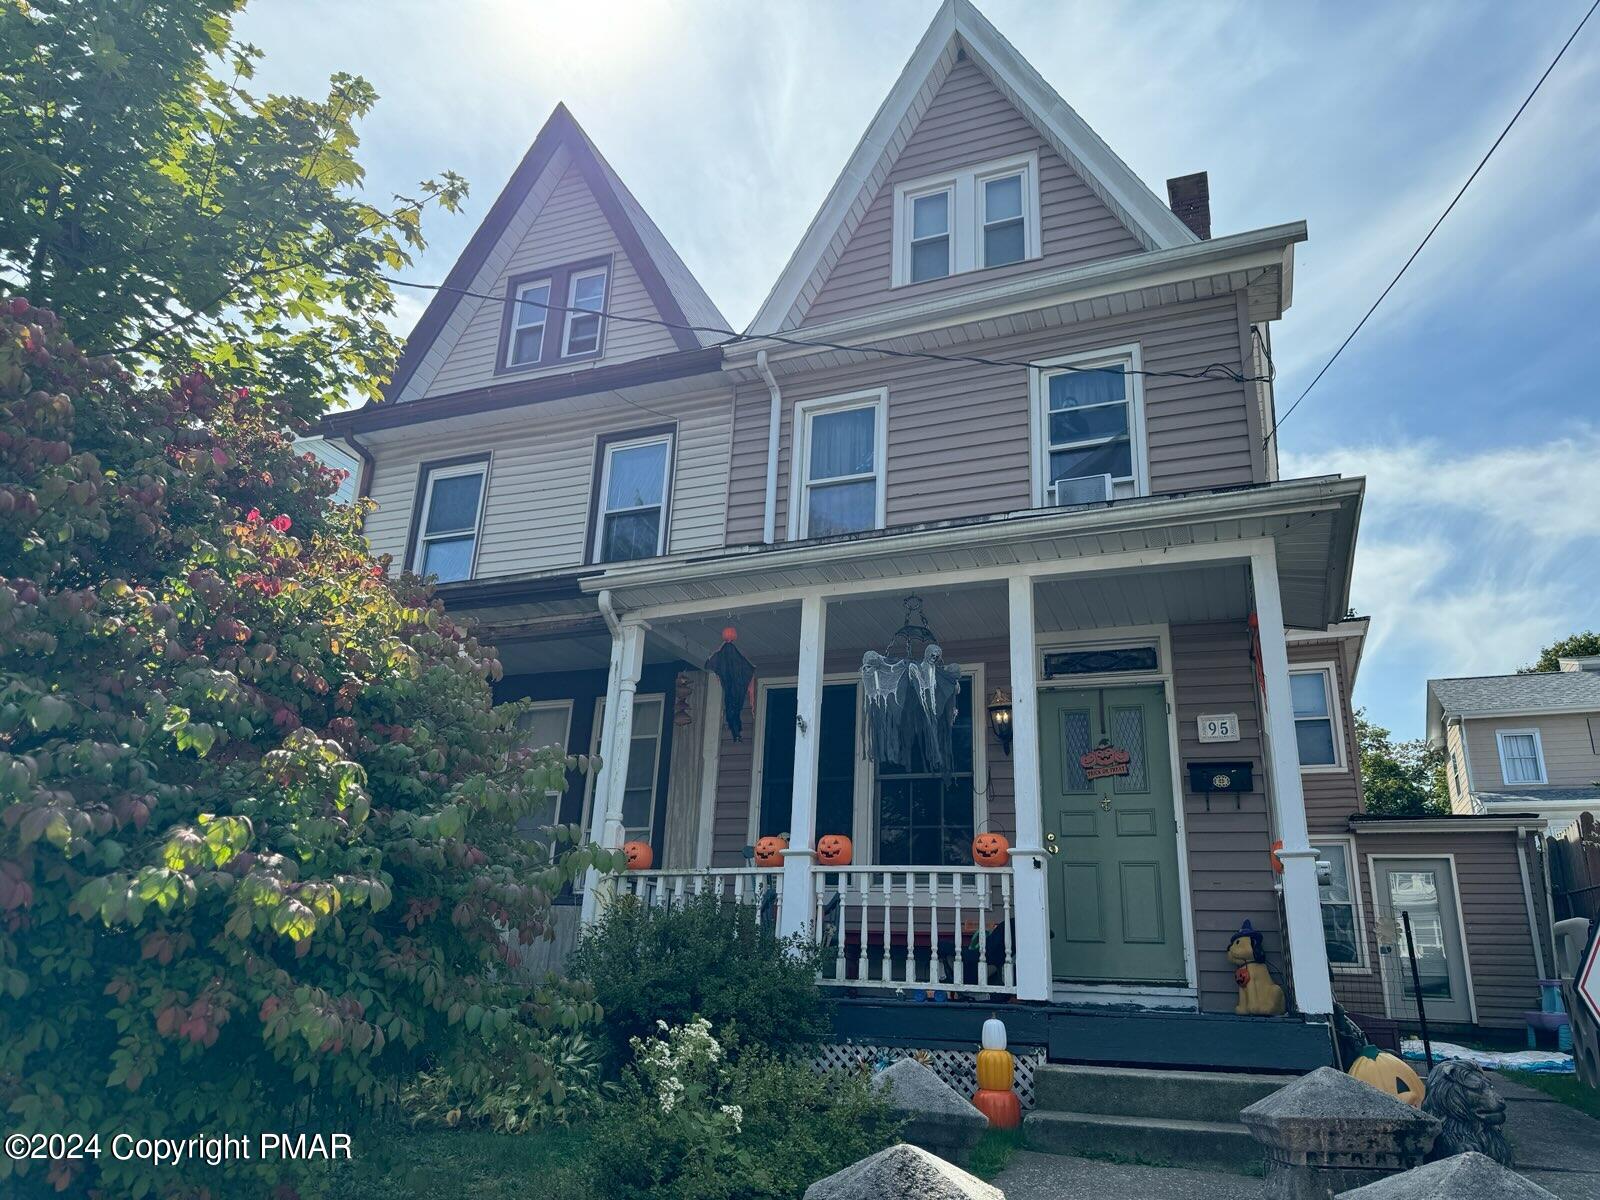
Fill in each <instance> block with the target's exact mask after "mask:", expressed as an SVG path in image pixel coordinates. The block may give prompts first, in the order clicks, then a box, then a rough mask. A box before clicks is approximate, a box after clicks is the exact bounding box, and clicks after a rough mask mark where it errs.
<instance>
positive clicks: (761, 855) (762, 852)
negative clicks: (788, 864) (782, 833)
mask: <svg viewBox="0 0 1600 1200" xmlns="http://www.w3.org/2000/svg"><path fill="white" fill-rule="evenodd" d="M788 848H789V839H788V838H786V837H764V838H762V839H761V840H760V841H758V842H757V843H756V866H758V867H781V866H783V852H784V851H785V850H787V849H788Z"/></svg>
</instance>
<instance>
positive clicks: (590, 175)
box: [384, 104, 730, 400]
mask: <svg viewBox="0 0 1600 1200" xmlns="http://www.w3.org/2000/svg"><path fill="white" fill-rule="evenodd" d="M563 150H564V151H565V152H566V157H565V158H564V159H562V162H568V161H570V162H571V163H572V164H573V165H575V166H576V168H577V169H578V171H579V172H580V173H581V174H582V175H583V178H584V181H585V182H586V183H587V184H588V186H589V190H590V191H591V192H592V193H593V194H594V196H595V200H596V201H597V203H598V204H599V205H600V209H601V211H602V212H603V213H604V215H605V218H606V221H607V222H608V223H609V224H610V226H611V228H612V231H613V232H614V233H615V234H616V236H617V240H618V241H619V242H620V243H621V244H622V248H623V250H624V251H626V253H627V255H628V260H629V262H631V263H632V264H633V268H634V270H635V271H636V272H638V274H639V278H640V280H641V281H642V282H643V283H644V286H645V290H646V292H648V293H649V296H650V300H651V303H652V304H654V306H655V308H656V311H657V313H658V314H659V315H660V317H661V319H662V320H663V321H669V322H672V323H673V324H678V325H700V326H709V327H711V328H715V329H724V330H726V329H729V328H730V327H729V325H728V321H727V318H726V317H724V316H723V315H722V314H721V313H720V312H718V311H717V306H716V305H715V304H713V303H712V302H711V298H710V297H709V296H707V295H706V293H705V290H704V289H703V288H702V287H701V286H700V284H699V282H698V281H697V280H696V279H695V277H694V275H693V274H692V273H691V272H690V270H689V268H688V267H687V266H686V265H684V262H683V259H681V258H679V257H678V253H677V251H675V250H674V249H673V248H672V245H671V243H669V242H668V241H667V239H666V237H665V235H663V234H662V232H661V230H660V229H658V228H657V227H656V223H655V222H654V221H652V220H651V219H650V216H649V214H648V213H646V212H645V211H644V208H643V207H642V206H641V205H640V203H639V201H638V200H636V199H635V198H634V196H633V193H632V192H630V191H629V190H628V188H627V186H626V185H625V184H624V183H623V182H622V180H621V178H619V177H618V175H617V173H616V171H614V170H613V169H612V167H611V164H610V163H608V162H606V160H605V158H604V156H602V155H601V153H600V151H599V150H598V149H596V147H595V145H594V143H593V142H592V141H590V140H589V135H588V134H586V133H585V132H584V131H583V128H582V126H580V125H579V124H578V122H577V120H576V119H575V118H574V117H573V115H572V113H571V112H569V111H568V109H567V106H566V105H565V104H557V105H556V107H555V111H554V112H552V113H551V114H550V118H549V119H548V120H547V121H545V123H544V127H543V128H541V129H540V130H539V134H538V136H537V137H535V138H534V139H533V145H531V146H529V147H528V152H527V153H526V154H524V155H523V156H522V161H521V162H520V163H518V164H517V168H516V170H515V171H513V172H512V173H511V178H510V179H509V180H507V181H506V185H505V187H504V188H502V189H501V191H500V195H499V196H497V197H496V198H495V202H494V203H493V204H492V205H490V206H489V211H488V212H487V213H486V214H485V215H484V218H483V221H482V223H481V224H480V225H479V226H478V228H477V229H476V230H475V231H474V232H473V234H472V237H471V239H470V240H469V241H468V242H467V246H466V249H465V250H463V251H462V252H461V257H459V258H458V259H456V262H455V265H454V266H452V267H451V268H450V273H449V274H448V275H447V276H446V277H445V281H444V284H443V286H442V287H440V289H439V290H438V291H437V292H435V293H434V296H433V299H432V300H431V301H430V302H429V304H428V307H427V308H426V309H425V310H424V311H423V313H422V317H421V319H419V320H418V321H417V324H416V327H415V328H414V329H413V330H412V331H411V334H410V336H409V337H407V338H406V344H405V349H404V351H403V352H402V353H401V355H400V361H399V363H398V364H397V366H396V368H395V373H394V378H393V379H391V380H390V381H389V385H388V387H387V388H385V389H384V394H385V396H386V397H388V398H389V399H391V400H394V399H398V398H401V397H402V396H403V395H404V393H405V389H406V384H407V383H408V382H410V380H411V377H412V376H413V375H414V374H415V373H416V370H417V367H418V365H419V364H420V363H421V362H422V360H423V358H424V357H426V355H427V354H428V351H429V350H430V349H431V348H432V347H433V344H434V341H435V339H437V338H438V337H439V336H440V334H441V332H443V331H444V330H445V327H446V325H447V323H448V322H449V320H450V317H451V316H452V314H454V313H455V311H456V309H457V308H458V307H459V306H461V305H462V304H472V305H476V304H478V303H481V301H479V300H476V299H474V298H472V297H470V296H465V295H463V294H462V293H463V292H470V291H473V290H474V289H473V286H472V285H473V281H474V280H475V279H477V277H478V274H479V272H480V271H481V270H482V269H483V266H484V263H485V261H486V260H487V259H488V258H489V256H490V254H491V253H493V251H494V249H495V247H496V245H497V244H498V243H499V241H500V239H501V238H502V237H503V236H504V234H505V232H506V228H507V226H508V225H510V224H511V222H512V220H513V219H514V218H515V217H516V215H517V213H518V212H519V211H520V210H521V209H522V207H523V205H524V204H525V203H527V202H528V199H529V197H530V195H531V194H532V193H533V192H534V189H535V188H536V187H537V186H538V184H539V181H540V179H541V178H542V177H543V176H544V174H545V172H546V171H547V170H548V169H549V168H550V167H551V165H552V161H553V160H556V159H557V157H558V155H559V154H560V152H561V151H563ZM669 332H670V333H671V334H672V338H673V342H674V344H675V345H676V346H677V348H678V349H679V350H699V349H701V348H703V347H705V346H709V345H711V344H712V343H713V342H717V341H720V340H721V339H722V337H723V336H725V335H719V334H716V333H693V332H688V331H685V330H678V329H674V330H670V331H669Z"/></svg>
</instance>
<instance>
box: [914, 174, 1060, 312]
mask: <svg viewBox="0 0 1600 1200" xmlns="http://www.w3.org/2000/svg"><path fill="white" fill-rule="evenodd" d="M1040 253H1041V248H1040V235H1039V157H1038V155H1037V154H1022V155H1018V156H1017V157H1015V158H1008V159H1002V160H1000V161H998V162H991V163H983V164H980V165H978V166H975V167H972V168H969V169H966V170H962V171H956V172H952V173H951V174H948V175H936V176H931V177H929V178H926V179H916V180H912V181H910V182H908V183H902V184H897V185H896V186H895V189H894V254H893V260H892V264H891V271H892V274H893V283H894V286H896V287H900V286H903V285H905V284H912V283H924V282H926V281H928V280H930V279H943V278H944V277H945V276H947V275H960V274H962V273H964V272H967V271H978V270H982V269H984V268H986V267H1002V266H1005V265H1007V264H1009V263H1016V262H1022V261H1024V260H1026V259H1030V258H1038V257H1039V255H1040Z"/></svg>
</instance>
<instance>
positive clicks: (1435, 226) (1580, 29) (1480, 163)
mask: <svg viewBox="0 0 1600 1200" xmlns="http://www.w3.org/2000/svg"><path fill="white" fill-rule="evenodd" d="M1597 8H1600V0H1595V2H1594V3H1593V4H1591V5H1590V6H1589V11H1588V12H1586V13H1584V14H1583V20H1581V21H1579V22H1578V25H1577V28H1576V29H1574V30H1573V31H1572V33H1571V34H1570V35H1569V36H1568V38H1567V40H1566V41H1564V42H1562V43H1561V49H1560V50H1557V51H1556V56H1555V57H1554V58H1552V59H1551V60H1550V65H1549V66H1548V67H1546V68H1545V69H1544V74H1543V75H1540V76H1539V81H1538V82H1537V83H1535V84H1534V85H1533V90H1532V91H1531V92H1529V93H1528V95H1527V96H1526V98H1524V100H1523V101H1522V103H1521V104H1519V105H1518V106H1517V111H1516V112H1514V113H1512V114H1511V120H1509V121H1507V122H1506V127H1505V128H1504V129H1502V130H1501V131H1500V136H1499V137H1497V138H1495V140H1494V144H1493V145H1492V146H1490V147H1489V149H1488V152H1487V153H1485V154H1484V156H1483V157H1482V158H1481V159H1480V160H1479V161H1478V165H1477V166H1475V167H1473V168H1472V174H1471V175H1468V176H1467V181H1466V182H1465V183H1463V184H1462V185H1461V190H1460V191H1458V192H1456V194H1455V198H1454V199H1452V200H1451V201H1450V203H1449V204H1447V205H1446V206H1445V210H1444V211H1443V212H1442V213H1440V214H1439V219H1438V220H1437V221H1435V222H1434V223H1433V227H1432V228H1431V229H1429V230H1428V232H1427V234H1426V236H1424V237H1423V239H1422V240H1421V241H1420V242H1418V243H1417V248H1416V249H1415V250H1413V251H1412V252H1411V257H1409V258H1407V259H1406V261H1405V264H1404V265H1403V266H1402V267H1401V268H1400V270H1399V271H1397V272H1396V273H1395V277H1394V278H1393V279H1391V280H1390V281H1389V286H1388V287H1386V288H1384V289H1383V292H1382V293H1381V294H1380V295H1379V296H1378V298H1377V299H1376V300H1374V301H1373V302H1372V307H1371V308H1369V309H1367V313H1366V316H1364V317H1362V318H1361V320H1359V321H1357V322H1356V327H1355V328H1354V329H1352V330H1351V331H1350V335H1349V336H1348V337H1346V338H1345V339H1344V341H1342V342H1340V343H1339V348H1338V349H1337V350H1335V351H1334V352H1333V357H1332V358H1330V359H1328V361H1327V362H1325V363H1323V364H1322V370H1320V371H1318V372H1317V374H1316V378H1314V379H1312V381H1311V382H1310V383H1308V384H1306V390H1305V391H1303V392H1301V393H1300V396H1299V399H1297V400H1296V401H1295V402H1294V403H1293V404H1291V405H1290V406H1289V408H1288V410H1287V411H1286V412H1284V414H1283V415H1282V416H1281V417H1279V418H1278V419H1277V420H1275V421H1274V422H1273V423H1272V428H1271V429H1270V430H1269V431H1268V432H1267V436H1266V437H1264V438H1262V439H1261V444H1262V445H1263V446H1265V445H1266V444H1267V443H1268V442H1270V441H1271V440H1272V438H1273V436H1274V435H1275V434H1276V433H1277V432H1278V426H1280V425H1282V424H1283V423H1284V422H1285V421H1287V420H1288V419H1289V417H1290V415H1291V414H1292V413H1293V412H1294V410H1295V409H1297V408H1299V407H1300V403H1301V401H1303V400H1304V399H1305V398H1306V397H1307V396H1309V395H1310V394H1311V389H1312V388H1314V387H1316V386H1317V383H1318V382H1319V381H1320V380H1321V379H1322V377H1323V376H1324V375H1326V374H1327V373H1328V369H1329V368H1330V367H1332V366H1333V364H1334V363H1336V362H1338V361H1339V356H1340V355H1341V354H1343V353H1344V348H1345V347H1346V346H1348V345H1349V344H1350V343H1351V342H1353V341H1354V340H1355V336H1356V334H1358V333H1360V332H1361V327H1362V326H1363V325H1365V324H1366V323H1367V321H1368V319H1369V318H1370V317H1371V316H1372V314H1373V313H1375V312H1377V311H1378V305H1380V304H1382V303H1383V302H1384V300H1385V299H1386V298H1387V297H1388V295H1389V293H1390V292H1392V291H1394V285H1395V284H1397V283H1399V282H1400V278H1401V276H1403V275H1404V274H1405V273H1406V271H1408V270H1409V269H1410V268H1411V264H1412V263H1414V262H1416V260H1417V255H1419V254H1421V253H1422V248H1423V247H1424V246H1426V245H1427V244H1428V242H1429V241H1430V240H1432V238H1433V235H1434V234H1435V233H1437V232H1438V229H1439V226H1441V225H1443V224H1444V219H1445V218H1446V217H1448V216H1449V215H1450V212H1451V210H1452V209H1454V208H1455V206H1456V204H1457V203H1458V202H1459V201H1460V200H1461V197H1462V196H1464V195H1466V194H1467V189H1468V188H1469V187H1471V186H1472V181H1473V180H1474V179H1476V178H1477V177H1478V173H1479V172H1480V171H1482V170H1483V168H1484V165H1485V164H1486V163H1488V161H1489V159H1490V158H1492V157H1494V152H1495V151H1496V150H1498V149H1499V148H1500V143H1501V142H1503V141H1505V140H1506V135H1507V134H1508V133H1510V132H1511V128H1512V126H1514V125H1515V124H1516V123H1517V120H1518V118H1520V117H1521V116H1522V113H1523V111H1524V110H1525V109H1526V108H1527V107H1528V105H1529V104H1531V103H1532V102H1533V98H1534V97H1535V96H1537V95H1538V94H1539V89H1540V88H1542V87H1543V86H1544V81H1545V80H1546V79H1548V78H1550V72H1552V71H1554V70H1555V69H1556V64H1557V63H1559V62H1560V61H1561V58H1562V56H1563V55H1564V54H1566V52H1567V47H1568V46H1570V45H1572V43H1573V42H1574V41H1575V40H1576V39H1577V37H1578V35H1579V34H1580V33H1582V32H1583V27H1584V26H1585V25H1587V24H1588V23H1589V18H1590V17H1592V16H1594V13H1595V9H1597Z"/></svg>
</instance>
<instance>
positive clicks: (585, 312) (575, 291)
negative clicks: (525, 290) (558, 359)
mask: <svg viewBox="0 0 1600 1200" xmlns="http://www.w3.org/2000/svg"><path fill="white" fill-rule="evenodd" d="M606 275H607V272H606V270H605V268H601V269H599V270H597V271H580V272H576V273H574V274H573V276H572V279H571V281H570V282H569V283H568V285H567V310H568V311H567V320H566V333H565V334H564V335H563V336H562V339H561V355H562V357H563V358H573V357H576V356H578V355H581V354H595V353H598V352H599V350H600V330H601V325H602V318H601V316H600V314H601V313H603V312H604V311H605V307H606Z"/></svg>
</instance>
